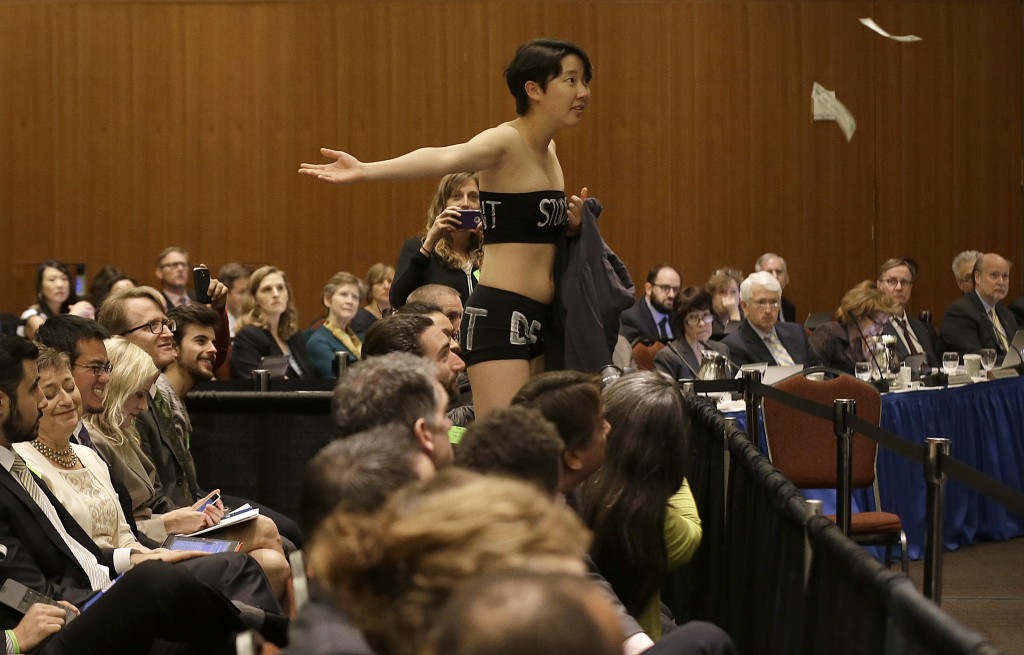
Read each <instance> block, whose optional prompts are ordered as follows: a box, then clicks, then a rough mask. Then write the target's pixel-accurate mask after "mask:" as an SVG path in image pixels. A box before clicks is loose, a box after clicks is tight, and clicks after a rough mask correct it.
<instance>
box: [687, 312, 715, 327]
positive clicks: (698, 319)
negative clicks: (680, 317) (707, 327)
mask: <svg viewBox="0 0 1024 655" xmlns="http://www.w3.org/2000/svg"><path fill="white" fill-rule="evenodd" d="M714 320H715V319H714V317H713V316H711V313H710V312H707V313H704V314H690V315H689V316H687V317H686V322H687V323H689V324H690V325H700V324H701V323H711V322H712V321H714Z"/></svg>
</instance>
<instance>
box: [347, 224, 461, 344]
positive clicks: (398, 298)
mask: <svg viewBox="0 0 1024 655" xmlns="http://www.w3.org/2000/svg"><path fill="white" fill-rule="evenodd" d="M422 246H423V239H421V238H419V237H416V238H415V239H409V240H408V241H406V242H405V243H404V244H402V250H401V251H400V252H399V253H398V265H397V266H395V279H394V281H393V282H392V283H391V306H392V307H394V308H395V309H398V308H399V307H401V306H402V305H404V304H405V301H406V299H407V298H408V297H409V294H410V293H412V292H413V291H415V290H416V289H418V288H420V287H422V286H424V285H426V284H443V285H444V286H446V287H451V288H452V289H455V290H456V291H458V292H459V295H460V296H461V297H462V306H463V307H465V306H466V302H467V301H468V300H469V294H470V291H471V289H470V287H469V280H467V279H466V273H465V272H464V271H463V270H462V269H460V268H449V267H448V266H447V265H446V264H445V263H444V262H442V261H441V259H440V258H438V257H437V255H435V254H434V253H430V257H425V256H424V255H423V253H421V252H420V248H421V247H422ZM478 270H480V269H479V268H477V267H474V268H473V272H474V273H475V272H476V271H478ZM475 280H476V278H475V276H474V282H473V286H476V282H475ZM358 331H359V330H356V332H358Z"/></svg>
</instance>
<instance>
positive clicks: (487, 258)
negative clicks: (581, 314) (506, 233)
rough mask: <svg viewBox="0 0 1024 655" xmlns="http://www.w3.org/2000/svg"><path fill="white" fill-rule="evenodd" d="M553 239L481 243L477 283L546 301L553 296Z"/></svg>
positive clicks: (546, 302) (549, 300)
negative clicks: (482, 255) (541, 241)
mask: <svg viewBox="0 0 1024 655" xmlns="http://www.w3.org/2000/svg"><path fill="white" fill-rule="evenodd" d="M554 263H555V244H553V243H493V244H490V245H485V246H484V260H483V266H482V267H481V269H480V284H482V285H483V286H486V287H492V288H495V289H502V290H504V291H511V292H512V293H518V294H520V295H522V296H526V297H527V298H530V299H531V300H536V301H537V302H542V303H545V304H548V303H550V302H551V300H552V299H553V298H554V296H555V282H554V277H553V275H552V267H553V266H554Z"/></svg>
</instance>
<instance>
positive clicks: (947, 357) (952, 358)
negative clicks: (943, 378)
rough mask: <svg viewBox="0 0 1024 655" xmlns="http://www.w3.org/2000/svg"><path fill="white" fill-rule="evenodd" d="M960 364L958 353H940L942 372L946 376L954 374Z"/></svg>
mask: <svg viewBox="0 0 1024 655" xmlns="http://www.w3.org/2000/svg"><path fill="white" fill-rule="evenodd" d="M959 364H960V353H942V372H943V373H945V374H946V375H953V374H954V373H956V367H957V366H958V365H959Z"/></svg>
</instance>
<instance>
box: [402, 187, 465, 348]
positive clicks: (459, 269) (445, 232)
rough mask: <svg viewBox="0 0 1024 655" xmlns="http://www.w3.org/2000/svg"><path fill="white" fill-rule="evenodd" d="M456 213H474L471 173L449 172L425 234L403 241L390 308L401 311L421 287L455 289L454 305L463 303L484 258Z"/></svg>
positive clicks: (436, 196)
mask: <svg viewBox="0 0 1024 655" xmlns="http://www.w3.org/2000/svg"><path fill="white" fill-rule="evenodd" d="M460 209H480V187H479V178H478V177H477V174H476V173H452V174H450V175H445V176H444V177H442V178H441V183H440V184H438V186H437V191H436V192H435V193H434V199H433V200H432V201H431V203H430V207H428V208H427V224H426V227H425V228H424V229H425V235H424V236H423V237H416V238H413V239H409V240H408V241H406V242H405V243H404V244H402V250H401V252H399V253H398V266H397V267H396V272H395V273H394V276H395V282H394V285H393V286H392V287H391V306H392V307H395V308H396V309H397V308H399V307H401V306H402V305H404V304H405V303H406V302H408V296H409V295H410V294H411V293H412V292H413V290H414V289H416V288H418V287H421V286H423V285H427V284H429V285H444V286H447V287H450V288H453V289H455V290H456V293H457V294H458V295H459V302H460V304H463V305H464V304H465V303H466V301H467V300H468V299H469V294H470V293H472V292H473V287H475V286H476V284H477V276H478V275H479V273H478V272H477V271H479V270H480V262H481V261H482V260H483V257H484V249H483V233H482V230H480V228H479V227H478V228H477V229H474V230H466V229H461V228H460V227H459V225H460V223H459V210H460ZM421 300H428V299H425V298H421ZM428 302H435V303H436V301H433V300H428ZM436 304H440V303H436ZM453 322H454V321H453ZM456 329H457V328H456Z"/></svg>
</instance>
